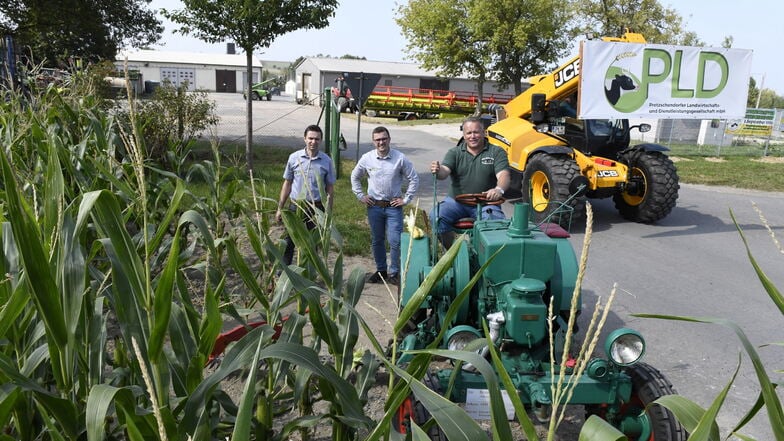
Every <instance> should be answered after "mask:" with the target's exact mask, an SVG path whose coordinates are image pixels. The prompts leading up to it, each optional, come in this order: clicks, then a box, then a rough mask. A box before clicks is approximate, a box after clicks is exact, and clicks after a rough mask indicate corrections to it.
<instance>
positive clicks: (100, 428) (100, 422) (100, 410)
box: [85, 384, 134, 441]
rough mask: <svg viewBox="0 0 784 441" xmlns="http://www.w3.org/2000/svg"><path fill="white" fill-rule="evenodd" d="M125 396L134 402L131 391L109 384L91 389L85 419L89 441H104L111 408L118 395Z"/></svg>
mask: <svg viewBox="0 0 784 441" xmlns="http://www.w3.org/2000/svg"><path fill="white" fill-rule="evenodd" d="M119 394H125V395H127V396H126V397H125V399H126V400H128V401H129V402H131V403H132V402H133V401H134V398H133V394H132V393H131V391H130V390H129V389H124V388H119V387H114V386H111V385H108V384H98V385H95V386H93V388H92V389H90V394H89V395H88V396H87V405H86V408H85V418H86V423H87V441H99V440H103V439H104V434H105V433H106V417H107V416H109V415H108V411H109V406H111V404H112V402H113V401H114V398H115V396H116V395H119Z"/></svg>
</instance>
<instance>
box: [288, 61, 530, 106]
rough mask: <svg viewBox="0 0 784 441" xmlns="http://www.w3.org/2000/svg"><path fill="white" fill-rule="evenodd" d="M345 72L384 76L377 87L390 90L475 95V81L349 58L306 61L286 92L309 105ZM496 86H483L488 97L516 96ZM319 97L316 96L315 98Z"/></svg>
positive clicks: (405, 65)
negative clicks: (451, 92) (435, 91)
mask: <svg viewBox="0 0 784 441" xmlns="http://www.w3.org/2000/svg"><path fill="white" fill-rule="evenodd" d="M345 72H353V73H365V74H378V75H381V78H380V79H379V81H378V83H377V84H376V86H387V87H394V88H408V89H433V90H441V91H456V92H467V93H470V94H476V92H477V85H476V81H474V80H472V79H468V78H443V77H439V76H438V75H436V73H435V72H434V71H430V70H425V69H422V68H420V67H419V66H417V65H416V64H413V63H400V62H389V61H371V60H358V59H350V58H306V59H304V60H303V61H302V62H301V63H300V64H299V65H298V66H297V67H296V69H295V76H296V77H295V78H292V80H293V81H294V82H295V83H296V85H295V86H294V83H291V86H294V87H295V88H296V89H295V90H292V89H291V88H287V90H286V92H287V93H289V94H292V95H296V97H297V100H300V101H310V100H312V99H313V97H314V96H317V95H318V94H320V93H321V92H323V91H324V89H325V88H328V87H333V86H335V85H336V79H337V78H338V77H340V76H342V75H343V73H345ZM496 85H497V82H495V81H488V82H486V83H485V84H484V87H483V94H484V95H485V96H491V95H493V94H495V95H499V94H501V95H506V96H514V89H513V88H512V87H507V88H505V89H502V90H501V91H499V90H498V89H497V88H496ZM314 94H316V95H314Z"/></svg>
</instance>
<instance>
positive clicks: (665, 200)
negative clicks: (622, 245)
mask: <svg viewBox="0 0 784 441" xmlns="http://www.w3.org/2000/svg"><path fill="white" fill-rule="evenodd" d="M621 161H622V162H624V163H625V164H626V165H627V166H629V180H630V183H631V184H632V185H631V186H629V187H628V189H627V190H626V191H623V192H620V193H616V194H615V195H614V196H613V201H614V202H615V208H616V209H618V212H619V213H620V214H621V216H623V218H624V219H627V220H630V221H633V222H641V223H651V222H656V221H658V220H660V219H663V218H664V217H666V216H667V215H668V214H670V212H671V211H672V209H673V208H675V201H676V200H677V199H678V188H680V185H679V184H678V173H677V172H676V171H675V164H673V162H672V160H671V159H670V158H668V157H667V156H665V155H664V154H662V153H661V152H640V151H635V152H631V153H626V154H624V155H622V156H621Z"/></svg>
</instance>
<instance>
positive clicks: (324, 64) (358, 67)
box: [308, 57, 436, 77]
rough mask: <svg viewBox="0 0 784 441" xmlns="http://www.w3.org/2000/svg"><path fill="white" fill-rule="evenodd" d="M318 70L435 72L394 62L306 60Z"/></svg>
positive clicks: (417, 74) (423, 74) (424, 74)
mask: <svg viewBox="0 0 784 441" xmlns="http://www.w3.org/2000/svg"><path fill="white" fill-rule="evenodd" d="M308 60H310V61H311V62H312V63H313V64H314V65H315V66H316V67H317V68H318V69H319V70H321V71H328V72H372V73H377V74H381V75H405V76H410V77H435V76H436V72H435V71H432V70H426V69H422V68H421V67H419V66H417V65H416V64H414V63H401V62H395V61H373V60H356V59H351V58H314V57H310V58H308Z"/></svg>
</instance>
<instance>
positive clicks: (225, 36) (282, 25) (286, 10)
mask: <svg viewBox="0 0 784 441" xmlns="http://www.w3.org/2000/svg"><path fill="white" fill-rule="evenodd" d="M182 3H183V6H184V9H181V10H177V11H167V10H166V9H163V10H162V11H163V15H164V16H165V17H166V18H168V19H169V20H171V21H173V22H174V23H177V24H178V25H180V26H181V27H180V28H179V29H176V30H175V32H179V33H181V34H183V35H192V36H195V37H196V38H198V39H200V40H203V41H206V42H207V43H220V42H224V41H233V42H235V43H236V44H237V46H239V47H240V48H241V49H242V50H243V51H244V52H245V54H246V58H247V66H246V72H247V82H248V83H247V84H246V85H245V90H251V89H252V87H253V68H252V61H253V51H254V50H255V49H260V48H266V47H269V46H270V45H271V44H272V43H273V42H274V41H275V39H276V38H277V37H279V36H281V35H284V34H287V33H289V32H291V31H296V30H298V29H321V28H324V27H326V26H327V25H328V24H329V19H330V18H331V17H332V16H334V14H335V9H336V8H337V6H338V2H337V0H303V1H296V2H268V1H262V2H258V1H256V2H250V1H246V0H224V1H220V2H216V1H212V0H184V1H183V2H182ZM245 108H246V126H247V131H246V135H247V136H246V140H245V156H246V161H247V165H248V171H250V170H252V169H253V154H252V151H251V142H252V133H253V106H252V105H251V100H247V102H246V107H245Z"/></svg>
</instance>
